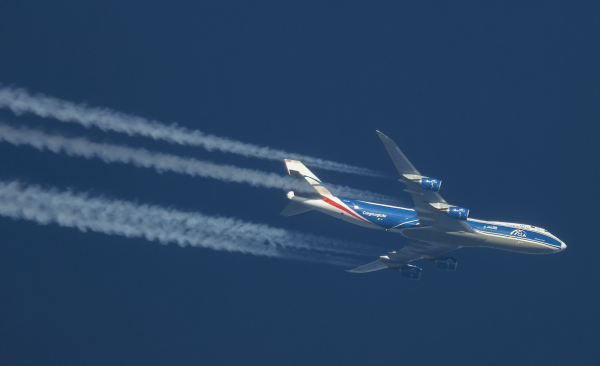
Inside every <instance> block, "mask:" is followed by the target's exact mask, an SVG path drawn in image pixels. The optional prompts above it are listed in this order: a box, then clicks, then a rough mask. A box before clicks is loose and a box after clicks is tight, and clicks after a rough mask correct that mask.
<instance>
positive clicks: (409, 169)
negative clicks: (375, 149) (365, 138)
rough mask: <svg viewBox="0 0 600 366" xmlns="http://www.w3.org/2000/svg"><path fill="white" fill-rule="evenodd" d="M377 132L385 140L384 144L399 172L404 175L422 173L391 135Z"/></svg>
mask: <svg viewBox="0 0 600 366" xmlns="http://www.w3.org/2000/svg"><path fill="white" fill-rule="evenodd" d="M377 134H378V135H379V138H380V139H381V141H382V142H383V146H385V149H386V150H387V152H388V154H389V155H390V157H391V158H392V161H393V162H394V165H395V166H396V169H398V172H399V173H400V175H403V174H417V175H420V174H421V173H419V171H418V170H417V169H416V168H415V167H414V166H413V165H412V164H411V163H410V161H409V160H408V159H407V158H406V156H405V155H404V153H402V151H400V149H399V148H398V146H397V145H396V143H395V142H394V141H392V139H390V138H389V137H387V136H386V135H384V134H383V133H381V132H379V131H377Z"/></svg>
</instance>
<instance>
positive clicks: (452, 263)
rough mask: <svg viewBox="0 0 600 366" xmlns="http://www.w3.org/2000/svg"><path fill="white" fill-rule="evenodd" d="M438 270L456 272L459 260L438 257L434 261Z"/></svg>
mask: <svg viewBox="0 0 600 366" xmlns="http://www.w3.org/2000/svg"><path fill="white" fill-rule="evenodd" d="M433 263H435V266H436V267H437V268H441V269H445V270H446V271H456V266H457V265H458V260H457V259H456V258H452V257H438V258H436V259H434V260H433Z"/></svg>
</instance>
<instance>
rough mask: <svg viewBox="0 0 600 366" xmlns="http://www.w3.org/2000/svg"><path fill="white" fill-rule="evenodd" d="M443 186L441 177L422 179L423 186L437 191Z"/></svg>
mask: <svg viewBox="0 0 600 366" xmlns="http://www.w3.org/2000/svg"><path fill="white" fill-rule="evenodd" d="M441 186H442V181H441V180H439V179H433V178H425V177H423V178H422V179H421V188H423V189H427V190H430V191H434V192H437V191H439V190H440V187H441Z"/></svg>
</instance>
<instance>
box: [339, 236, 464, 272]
mask: <svg viewBox="0 0 600 366" xmlns="http://www.w3.org/2000/svg"><path fill="white" fill-rule="evenodd" d="M458 248H459V247H458V246H456V245H450V244H438V243H429V242H424V241H414V242H411V243H410V244H407V245H405V246H404V247H403V248H402V249H400V250H397V251H394V252H390V253H388V254H387V255H383V256H381V257H380V258H379V259H378V260H376V261H374V262H371V263H368V264H365V265H364V266H360V267H357V268H354V269H351V270H349V271H348V272H352V273H367V272H373V271H378V270H380V269H385V268H399V267H401V266H403V265H405V264H408V263H409V262H412V261H415V260H417V259H423V258H425V259H429V258H437V257H439V255H440V254H442V253H446V252H449V251H452V250H456V249H458Z"/></svg>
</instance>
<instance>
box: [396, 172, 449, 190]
mask: <svg viewBox="0 0 600 366" xmlns="http://www.w3.org/2000/svg"><path fill="white" fill-rule="evenodd" d="M403 176H404V178H406V179H409V180H412V181H413V182H415V183H417V184H419V185H421V188H423V189H427V190H430V191H434V192H437V191H439V190H440V187H441V186H442V181H441V180H439V179H434V178H429V177H424V176H422V175H418V174H403Z"/></svg>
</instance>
